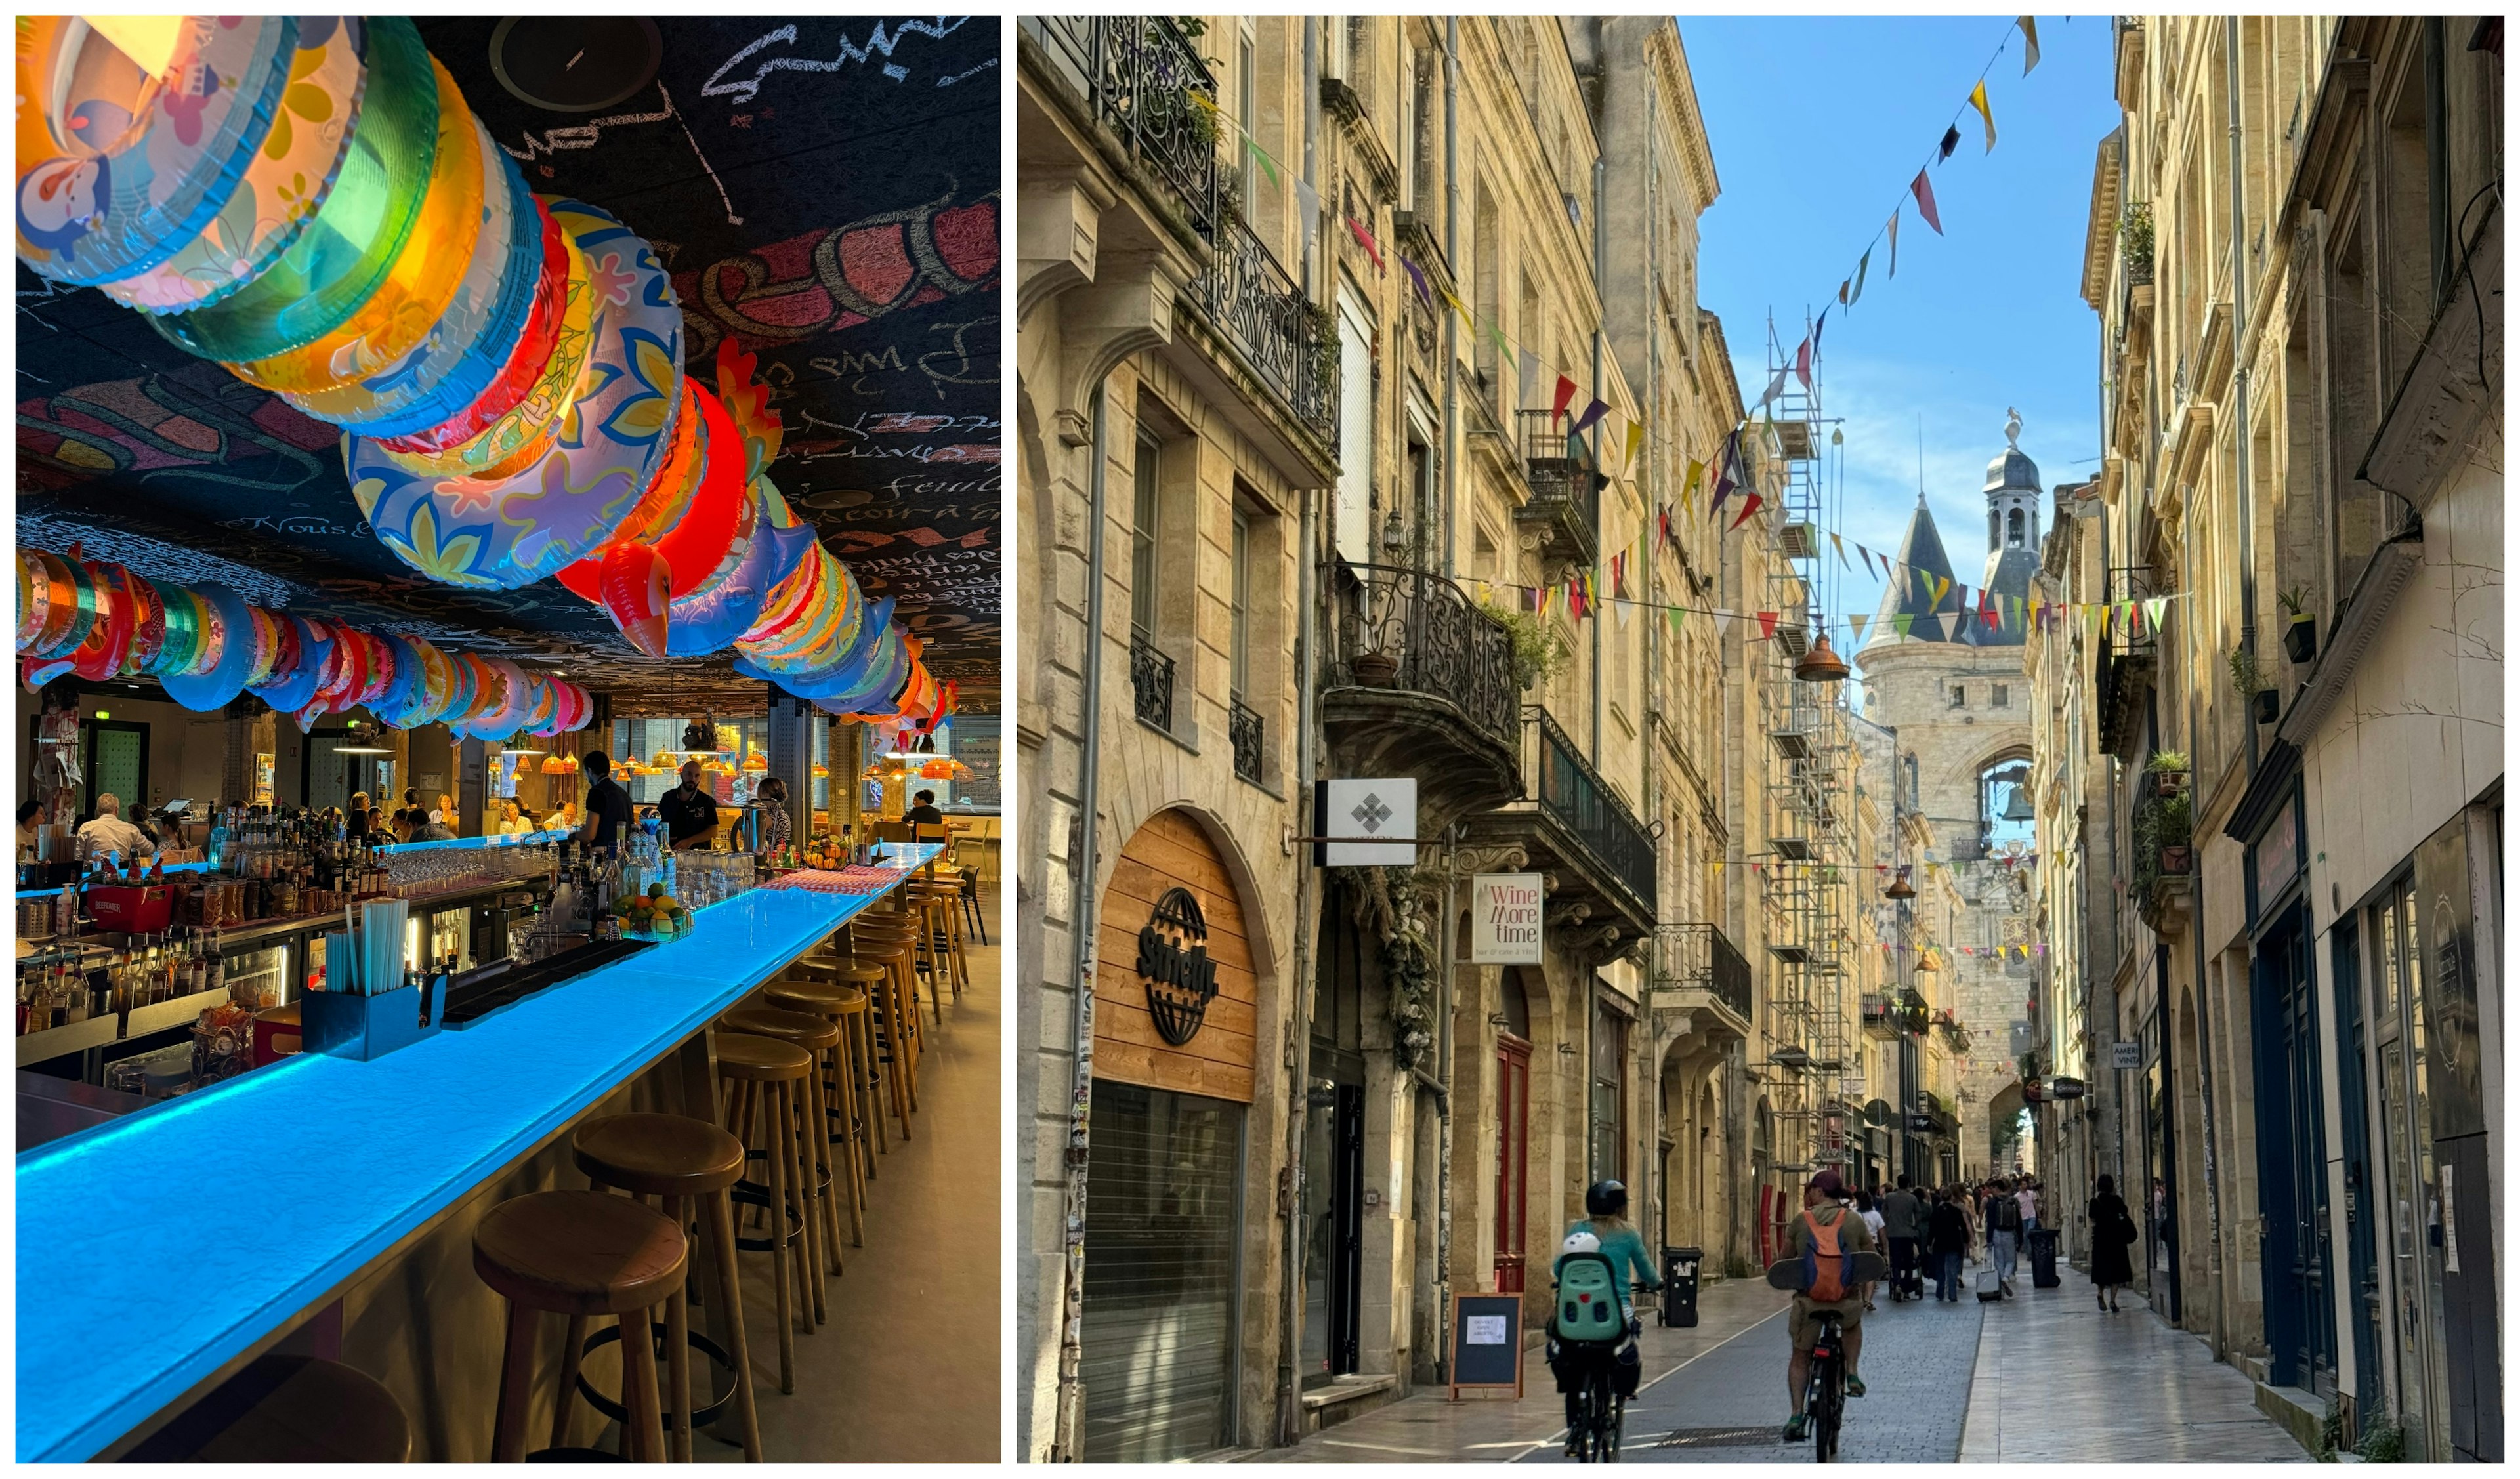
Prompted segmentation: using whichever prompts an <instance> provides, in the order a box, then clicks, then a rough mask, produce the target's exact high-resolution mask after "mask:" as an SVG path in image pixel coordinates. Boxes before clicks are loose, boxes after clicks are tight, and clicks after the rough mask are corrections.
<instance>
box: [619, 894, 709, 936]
mask: <svg viewBox="0 0 2520 1479" xmlns="http://www.w3.org/2000/svg"><path fill="white" fill-rule="evenodd" d="M612 912H613V914H615V915H617V916H618V917H619V918H620V919H621V929H622V932H623V933H624V934H631V935H637V936H638V937H640V938H641V939H647V940H673V939H679V938H681V937H682V936H684V935H687V934H690V933H691V932H692V912H691V911H690V910H688V909H685V908H684V907H683V905H682V901H681V900H679V899H677V898H675V897H674V896H673V895H672V894H669V893H667V892H665V885H664V884H662V883H651V884H649V885H648V891H647V892H646V893H641V894H630V895H628V896H626V897H624V898H621V899H617V900H615V901H614V902H613V905H612Z"/></svg>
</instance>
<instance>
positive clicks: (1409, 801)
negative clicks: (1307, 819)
mask: <svg viewBox="0 0 2520 1479" xmlns="http://www.w3.org/2000/svg"><path fill="white" fill-rule="evenodd" d="M1313 835H1314V836H1315V837H1317V838H1319V839H1320V840H1318V841H1316V842H1315V843H1314V844H1313V862H1314V863H1315V864H1316V865H1318V866H1320V867H1324V868H1413V867H1415V866H1417V863H1418V781H1417V778H1415V777H1412V776H1402V777H1397V778H1392V779H1385V780H1367V781H1323V782H1320V783H1318V784H1316V785H1315V786H1314V789H1313ZM1391 838H1397V839H1398V840H1397V841H1393V840H1388V839H1391ZM1350 839H1353V840H1350Z"/></svg>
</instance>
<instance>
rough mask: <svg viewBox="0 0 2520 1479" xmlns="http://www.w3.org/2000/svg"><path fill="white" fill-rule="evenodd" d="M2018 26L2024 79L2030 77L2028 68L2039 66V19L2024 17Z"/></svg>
mask: <svg viewBox="0 0 2520 1479" xmlns="http://www.w3.org/2000/svg"><path fill="white" fill-rule="evenodd" d="M2020 24H2021V74H2022V75H2023V76H2025V77H2026V76H2029V75H2030V68H2032V67H2037V66H2038V65H2039V18H2038V17H2036V16H2024V17H2022V18H2021V22H2020Z"/></svg>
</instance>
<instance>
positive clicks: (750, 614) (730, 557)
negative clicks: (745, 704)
mask: <svg viewBox="0 0 2520 1479" xmlns="http://www.w3.org/2000/svg"><path fill="white" fill-rule="evenodd" d="M744 504H745V517H746V518H747V519H748V520H749V522H750V524H751V527H750V528H749V529H748V530H746V529H743V528H742V527H739V529H738V530H737V535H736V548H733V549H730V550H728V551H727V565H728V567H727V568H726V569H725V570H724V571H723V572H722V573H721V574H719V575H718V576H717V577H715V578H713V579H712V580H710V581H709V582H708V584H706V585H704V586H702V587H700V589H698V590H697V591H695V592H693V593H692V594H691V595H689V596H687V597H685V598H683V599H682V600H680V601H677V602H675V603H674V605H673V608H672V611H671V613H670V614H669V615H668V617H667V619H666V623H665V654H666V655H667V656H669V657H697V656H702V655H704V654H706V653H710V652H715V651H719V650H723V649H725V648H727V647H728V646H730V645H732V644H733V643H734V641H735V639H736V638H737V637H739V636H741V635H742V632H743V629H744V628H745V627H748V626H750V625H751V624H752V623H753V621H754V619H755V618H757V617H758V616H759V615H760V614H761V602H762V598H763V597H765V596H767V595H768V594H769V581H768V578H767V577H768V574H769V571H770V569H771V567H772V564H773V562H774V561H776V560H779V558H780V556H781V549H780V544H779V541H780V540H781V539H783V538H787V539H795V538H797V537H799V536H800V535H802V536H803V537H806V538H810V537H811V536H810V535H805V534H804V531H801V530H785V529H773V528H770V527H769V526H768V522H767V518H768V515H767V511H766V510H764V509H763V508H762V507H761V500H760V497H759V495H758V494H757V493H753V492H751V491H749V490H747V492H746V494H745V498H744Z"/></svg>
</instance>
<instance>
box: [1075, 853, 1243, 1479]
mask: <svg viewBox="0 0 2520 1479" xmlns="http://www.w3.org/2000/svg"><path fill="white" fill-rule="evenodd" d="M1234 877H1235V874H1234V873H1233V872H1231V871H1230V870H1229V869H1228V867H1227V864H1226V860H1225V857H1224V855H1223V854H1222V853H1221V851H1220V850H1219V848H1218V846H1217V844H1216V842H1215V841H1214V839H1212V838H1211V837H1210V835H1209V833H1208V831H1207V829H1206V828H1205V827H1203V826H1201V825H1200V823H1199V822H1198V821H1197V819H1195V818H1194V817H1193V816H1192V815H1191V814H1190V813H1188V812H1186V811H1181V810H1178V809H1176V810H1168V811H1163V812H1158V813H1157V814H1155V816H1154V817H1152V818H1150V819H1149V820H1148V822H1147V823H1146V825H1145V826H1143V827H1141V828H1139V829H1138V830H1137V831H1136V833H1135V834H1133V835H1132V836H1131V837H1130V838H1129V841H1128V844H1127V845H1126V846H1125V847H1123V848H1122V849H1121V852H1120V857H1119V859H1118V861H1117V863H1116V864H1115V865H1114V866H1113V868H1112V871H1111V876H1110V881H1109V882H1108V883H1107V884H1106V885H1105V886H1104V888H1103V891H1102V908H1101V910H1100V922H1101V926H1102V927H1101V930H1100V932H1099V936H1098V938H1097V941H1096V950H1095V955H1096V958H1097V970H1096V975H1095V981H1094V1090H1093V1095H1094V1097H1093V1103H1092V1120H1091V1130H1092V1143H1093V1158H1092V1159H1091V1161H1090V1162H1089V1163H1088V1168H1087V1173H1086V1174H1087V1187H1086V1224H1085V1290H1084V1302H1085V1309H1084V1321H1083V1325H1082V1332H1081V1333H1082V1337H1083V1344H1084V1362H1085V1369H1086V1372H1087V1375H1086V1379H1085V1402H1086V1412H1085V1457H1087V1458H1088V1459H1091V1460H1094V1461H1098V1462H1125V1461H1154V1460H1160V1459H1166V1458H1178V1457H1186V1456H1188V1455H1191V1454H1198V1453H1205V1452H1208V1451H1210V1450H1213V1449H1216V1448H1220V1447H1223V1446H1225V1445H1226V1444H1229V1443H1231V1442H1233V1441H1234V1435H1235V1432H1236V1423H1235V1413H1234V1394H1235V1391H1236V1387H1237V1384H1238V1373H1237V1369H1236V1367H1237V1356H1238V1352H1239V1350H1240V1348H1241V1345H1242V1341H1241V1338H1240V1330H1239V1328H1238V1325H1239V1317H1238V1304H1237V1301H1238V1291H1239V1289H1240V1286H1241V1282H1242V1279H1241V1270H1240V1249H1241V1244H1242V1222H1243V1218H1244V1216H1245V1212H1246V1207H1247V1205H1248V1203H1249V1201H1250V1198H1249V1197H1248V1196H1247V1195H1246V1193H1245V1188H1244V1185H1243V1183H1244V1175H1243V1143H1244V1139H1245V1133H1246V1126H1245V1125H1244V1120H1245V1118H1246V1117H1247V1113H1248V1110H1249V1107H1250V1103H1251V1099H1252V1089H1253V1082H1254V1077H1255V1056H1256V1055H1255V1053H1254V1045H1255V1041H1256V1037H1255V1031H1256V1025H1257V1018H1258V998H1259V993H1258V978H1257V975H1256V972H1255V971H1254V968H1253V951H1252V948H1251V945H1250V942H1249V937H1248V934H1247V933H1246V929H1247V928H1248V927H1249V926H1246V924H1245V918H1246V917H1245V914H1244V910H1243V906H1242V898H1241V895H1240V891H1239V890H1238V888H1237V887H1236V885H1235V883H1234ZM1255 1318H1256V1317H1255Z"/></svg>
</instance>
